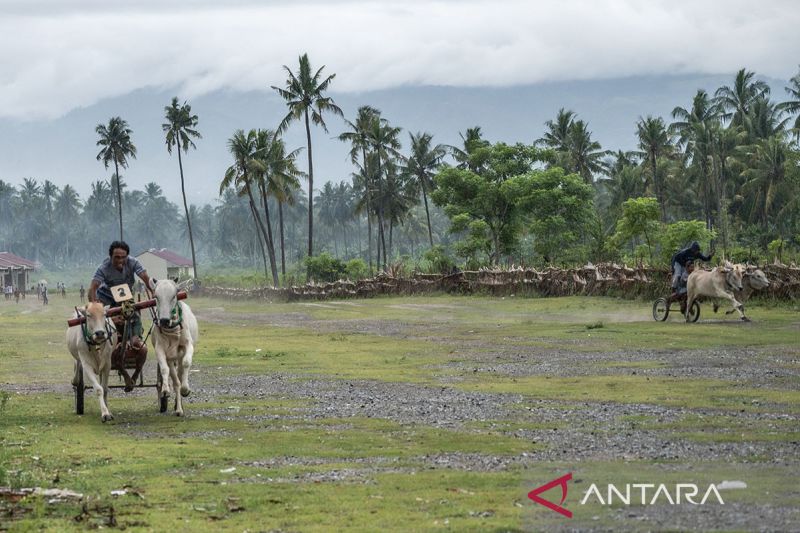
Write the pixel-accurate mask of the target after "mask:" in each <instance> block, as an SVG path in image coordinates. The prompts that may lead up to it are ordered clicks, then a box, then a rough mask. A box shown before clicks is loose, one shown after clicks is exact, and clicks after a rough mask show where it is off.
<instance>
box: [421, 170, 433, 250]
mask: <svg viewBox="0 0 800 533" xmlns="http://www.w3.org/2000/svg"><path fill="white" fill-rule="evenodd" d="M419 184H420V185H421V186H422V199H423V200H425V217H426V218H427V219H428V241H429V242H430V243H431V248H433V232H432V231H431V212H430V211H429V210H428V193H427V192H426V191H425V177H424V176H420V177H419Z"/></svg>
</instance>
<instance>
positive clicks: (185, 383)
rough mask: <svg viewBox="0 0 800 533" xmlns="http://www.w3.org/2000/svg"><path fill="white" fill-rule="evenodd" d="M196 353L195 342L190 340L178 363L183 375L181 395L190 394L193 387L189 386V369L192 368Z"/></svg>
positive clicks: (181, 375)
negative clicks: (193, 357)
mask: <svg viewBox="0 0 800 533" xmlns="http://www.w3.org/2000/svg"><path fill="white" fill-rule="evenodd" d="M193 355H194V344H193V343H192V342H191V341H189V342H188V343H187V344H186V346H185V347H184V354H183V357H182V358H181V359H180V361H179V363H178V370H179V371H180V377H181V396H184V397H185V396H189V394H191V392H192V389H191V388H190V387H189V370H190V369H191V368H192V356H193Z"/></svg>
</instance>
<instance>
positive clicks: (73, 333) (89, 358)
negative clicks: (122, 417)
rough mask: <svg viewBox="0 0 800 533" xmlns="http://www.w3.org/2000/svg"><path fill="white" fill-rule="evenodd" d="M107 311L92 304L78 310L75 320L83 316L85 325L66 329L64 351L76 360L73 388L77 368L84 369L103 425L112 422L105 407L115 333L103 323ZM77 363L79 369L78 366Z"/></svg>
mask: <svg viewBox="0 0 800 533" xmlns="http://www.w3.org/2000/svg"><path fill="white" fill-rule="evenodd" d="M107 310H108V307H103V304H100V303H97V302H91V303H88V304H86V306H85V307H84V308H82V309H78V315H76V316H77V317H80V316H83V317H85V318H86V322H85V323H84V324H81V325H79V326H73V327H71V328H67V348H68V349H69V352H70V353H71V354H72V357H74V358H75V376H74V377H73V378H72V384H73V385H75V386H76V387H77V386H78V385H79V383H80V377H81V376H80V374H79V372H80V370H79V368H80V366H82V367H83V375H84V378H85V379H84V381H85V382H87V383H89V384H91V386H92V389H94V392H95V394H97V398H98V400H100V414H101V416H102V419H103V422H106V421H108V420H113V419H114V417H113V416H112V415H111V412H110V411H109V410H108V404H107V403H106V400H107V397H108V373H109V372H110V371H111V350H112V347H113V345H114V342H115V340H116V332H115V331H114V328H112V327H111V325H109V324H108V322H107V321H106V311H107ZM78 363H80V366H79V365H78Z"/></svg>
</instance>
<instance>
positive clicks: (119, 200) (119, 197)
mask: <svg viewBox="0 0 800 533" xmlns="http://www.w3.org/2000/svg"><path fill="white" fill-rule="evenodd" d="M114 155H115V157H114V176H116V178H117V208H118V209H119V240H121V241H124V240H125V239H123V238H122V187H120V186H119V165H118V164H117V158H116V154H114Z"/></svg>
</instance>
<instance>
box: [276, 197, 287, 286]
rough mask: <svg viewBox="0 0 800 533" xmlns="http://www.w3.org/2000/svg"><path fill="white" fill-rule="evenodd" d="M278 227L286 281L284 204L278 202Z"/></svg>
mask: <svg viewBox="0 0 800 533" xmlns="http://www.w3.org/2000/svg"><path fill="white" fill-rule="evenodd" d="M278 226H280V234H281V275H282V276H283V279H284V281H285V280H286V254H285V253H284V245H283V202H280V201H279V202H278Z"/></svg>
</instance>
